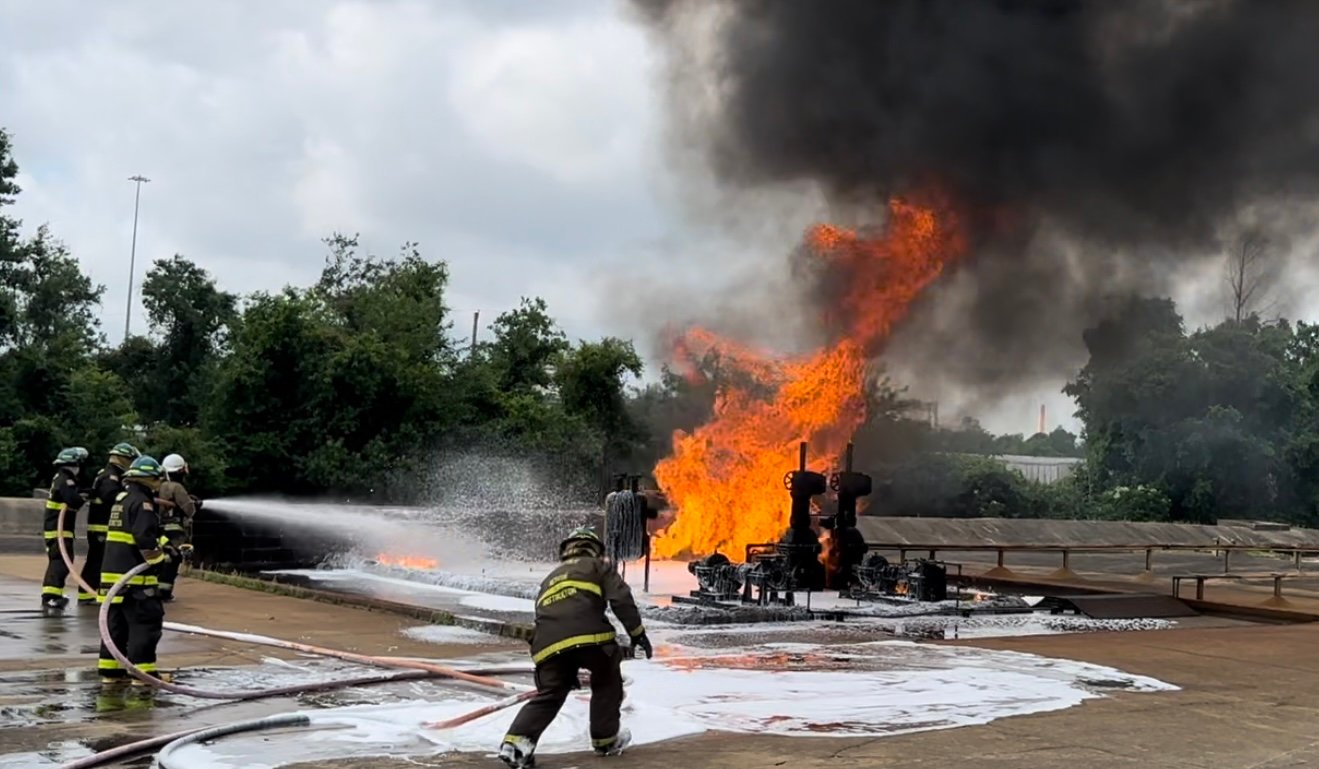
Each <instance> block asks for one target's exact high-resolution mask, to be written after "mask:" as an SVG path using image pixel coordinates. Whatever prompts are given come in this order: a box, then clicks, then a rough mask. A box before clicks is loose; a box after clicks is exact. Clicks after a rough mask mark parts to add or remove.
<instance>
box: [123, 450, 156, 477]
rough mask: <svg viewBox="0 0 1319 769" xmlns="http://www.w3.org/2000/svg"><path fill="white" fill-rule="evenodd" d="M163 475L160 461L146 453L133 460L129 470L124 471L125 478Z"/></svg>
mask: <svg viewBox="0 0 1319 769" xmlns="http://www.w3.org/2000/svg"><path fill="white" fill-rule="evenodd" d="M160 475H161V469H160V463H159V462H157V461H156V460H155V459H153V458H152V457H149V456H147V455H145V454H143V455H142V456H140V457H138V458H137V459H134V460H133V464H131V465H129V467H128V472H126V473H124V479H125V480H128V479H130V478H159V477H160Z"/></svg>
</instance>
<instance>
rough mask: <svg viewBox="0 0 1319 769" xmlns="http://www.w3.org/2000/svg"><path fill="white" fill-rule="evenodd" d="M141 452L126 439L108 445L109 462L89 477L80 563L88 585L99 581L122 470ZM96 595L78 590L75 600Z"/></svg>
mask: <svg viewBox="0 0 1319 769" xmlns="http://www.w3.org/2000/svg"><path fill="white" fill-rule="evenodd" d="M141 455H142V454H141V452H140V451H138V450H137V449H136V448H135V447H134V446H132V445H131V444H128V443H120V444H117V445H116V446H115V447H114V448H112V449H110V462H109V463H108V464H106V466H105V469H104V470H102V471H101V472H100V473H99V474H97V476H96V480H94V481H92V495H91V497H90V498H89V499H88V504H87V558H86V560H84V561H83V563H82V581H83V582H86V583H87V584H88V585H89V586H91V587H92V588H95V587H96V586H97V585H100V584H101V560H102V559H103V558H105V534H106V532H108V531H109V530H110V508H111V507H113V506H114V503H115V500H116V499H118V498H119V492H121V491H123V490H124V471H126V470H127V469H128V466H129V465H130V464H131V463H132V461H133V460H134V459H137V458H138V457H139V456H141ZM95 602H96V596H95V595H92V594H89V593H84V592H83V591H82V589H81V588H79V590H78V603H79V604H83V605H86V604H92V603H95Z"/></svg>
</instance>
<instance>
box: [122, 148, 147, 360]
mask: <svg viewBox="0 0 1319 769" xmlns="http://www.w3.org/2000/svg"><path fill="white" fill-rule="evenodd" d="M128 181H130V182H135V183H136V184H137V191H136V192H135V193H134V194H133V247H132V250H131V251H129V254H128V306H126V307H125V308H124V341H125V342H127V341H128V322H129V320H131V319H132V317H133V270H134V268H135V267H136V266H137V208H138V204H139V203H140V202H141V201H142V182H149V181H151V180H150V179H148V178H146V177H145V176H142V175H141V174H138V175H137V176H130V177H128Z"/></svg>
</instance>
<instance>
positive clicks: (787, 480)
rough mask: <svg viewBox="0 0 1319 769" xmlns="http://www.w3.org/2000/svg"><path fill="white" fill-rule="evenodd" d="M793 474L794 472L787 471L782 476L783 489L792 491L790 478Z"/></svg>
mask: <svg viewBox="0 0 1319 769" xmlns="http://www.w3.org/2000/svg"><path fill="white" fill-rule="evenodd" d="M795 474H796V472H795V471H793V470H789V471H788V472H786V473H784V474H783V488H785V489H787V490H788V491H792V476H793V475H795Z"/></svg>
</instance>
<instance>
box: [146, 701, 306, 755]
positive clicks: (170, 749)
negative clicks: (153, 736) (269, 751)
mask: <svg viewBox="0 0 1319 769" xmlns="http://www.w3.org/2000/svg"><path fill="white" fill-rule="evenodd" d="M310 723H311V717H310V716H308V715H307V714H306V713H284V714H282V715H278V716H266V717H265V718H257V719H253V720H251V721H237V722H235V723H232V724H224V725H223V726H216V727H212V728H210V729H199V730H197V731H194V732H190V733H188V734H185V735H183V736H181V737H178V738H176V739H174V740H171V741H170V742H169V743H168V744H167V745H165V747H164V749H162V750H161V751H160V753H159V754H158V755H157V756H156V762H157V763H158V764H159V765H160V769H170V767H171V766H172V767H175V769H177V767H180V766H182V764H175V763H172V762H173V760H174V753H175V751H177V750H178V749H179V748H184V747H187V746H189V745H193V744H196V743H198V742H205V741H207V740H214V739H218V738H220V737H224V736H227V735H230V734H238V733H240V732H255V731H260V730H262V729H276V728H279V727H281V726H307V725H308V724H310Z"/></svg>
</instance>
